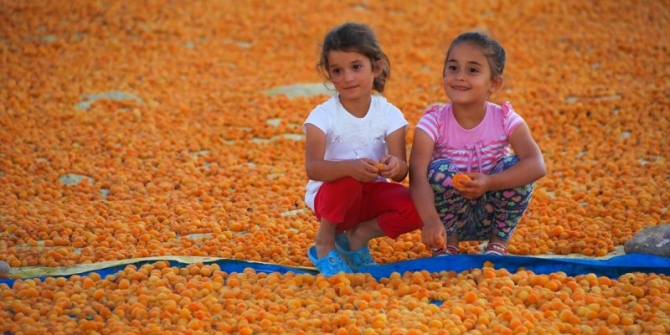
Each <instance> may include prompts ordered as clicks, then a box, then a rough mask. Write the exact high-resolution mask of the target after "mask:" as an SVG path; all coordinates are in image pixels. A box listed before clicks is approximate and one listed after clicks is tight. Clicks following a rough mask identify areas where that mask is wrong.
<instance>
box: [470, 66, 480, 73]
mask: <svg viewBox="0 0 670 335" xmlns="http://www.w3.org/2000/svg"><path fill="white" fill-rule="evenodd" d="M477 72H479V70H477V69H475V68H474V67H471V68H470V73H477Z"/></svg>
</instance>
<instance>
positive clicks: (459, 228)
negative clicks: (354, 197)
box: [409, 32, 545, 256]
mask: <svg viewBox="0 0 670 335" xmlns="http://www.w3.org/2000/svg"><path fill="white" fill-rule="evenodd" d="M504 67H505V50H504V49H503V48H502V46H500V44H499V43H498V42H497V41H495V40H493V39H491V38H489V37H488V36H486V35H484V34H481V33H478V32H470V33H465V34H462V35H460V36H458V37H457V38H456V39H454V41H453V42H452V43H451V45H450V47H449V50H448V52H447V56H446V59H445V63H444V71H443V74H442V76H443V86H444V91H445V93H446V94H447V97H449V99H450V100H451V102H450V103H448V104H446V105H444V106H432V107H431V108H429V109H428V110H427V111H426V112H425V114H424V115H423V116H422V118H421V119H420V120H419V123H418V124H417V126H416V131H415V134H414V143H413V145H412V152H411V155H410V172H409V174H410V189H411V193H412V198H413V200H414V203H415V205H416V208H417V211H418V212H419V215H420V216H421V220H422V221H423V229H422V233H421V235H422V240H423V242H424V243H425V244H426V245H428V246H431V247H432V248H433V256H438V255H444V254H446V255H453V254H458V253H459V249H458V243H459V241H471V240H488V244H487V247H486V251H485V253H487V254H498V255H505V254H507V243H508V241H509V239H510V237H511V235H512V233H513V232H514V229H515V228H516V226H517V224H518V223H519V221H520V220H521V217H522V216H523V214H524V212H525V210H526V208H527V207H528V204H529V202H530V200H531V197H532V193H533V185H534V182H535V181H536V180H537V179H539V178H541V177H542V176H544V174H545V165H544V158H543V157H542V153H541V152H540V149H539V148H538V146H537V144H536V143H535V140H533V137H532V136H531V134H530V130H529V129H528V126H527V124H526V122H525V121H524V120H523V118H521V116H519V114H517V113H516V112H515V111H514V110H513V109H512V106H511V105H510V104H509V102H506V103H504V104H503V105H497V104H494V103H492V102H489V101H488V100H489V98H490V96H491V95H492V94H494V93H496V92H498V91H500V89H501V88H502V86H503V81H504V80H503V77H502V73H503V69H504ZM510 149H511V150H513V153H512V152H511V151H510ZM459 173H462V174H465V175H467V176H468V177H469V178H470V180H465V181H463V182H462V183H461V185H459V184H454V183H453V182H452V179H453V177H454V175H456V174H459Z"/></svg>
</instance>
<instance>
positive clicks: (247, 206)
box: [0, 0, 670, 335]
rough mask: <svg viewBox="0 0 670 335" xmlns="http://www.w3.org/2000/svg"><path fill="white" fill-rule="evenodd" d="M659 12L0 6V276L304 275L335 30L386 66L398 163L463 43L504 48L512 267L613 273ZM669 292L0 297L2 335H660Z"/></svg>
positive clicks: (385, 251)
mask: <svg viewBox="0 0 670 335" xmlns="http://www.w3.org/2000/svg"><path fill="white" fill-rule="evenodd" d="M669 8H670V3H669V2H668V1H667V0H661V1H634V0H622V1H562V0H528V1H512V0H485V1H466V0H454V1H414V2H411V3H410V2H407V1H400V0H392V1H379V0H371V1H353V0H349V1H332V0H322V1H260V0H251V1H227V0H202V1H176V0H143V1H122V0H101V1H92V0H82V1H64V0H53V1H23V0H0V22H2V24H0V261H4V262H6V263H8V264H9V265H10V266H11V268H12V271H14V270H15V269H17V268H18V269H21V268H33V267H43V268H46V269H56V270H57V269H60V268H63V267H71V266H75V265H82V264H94V263H100V262H103V261H120V260H128V259H134V258H144V257H164V256H165V257H167V256H198V257H213V258H230V259H240V260H246V261H257V262H267V263H273V264H279V265H285V266H312V264H311V263H310V261H309V260H308V259H307V256H306V251H307V249H308V247H309V246H310V245H311V244H312V243H313V241H314V239H315V235H316V231H317V228H318V222H317V221H316V219H315V218H314V216H313V214H312V213H311V212H310V211H309V210H308V209H307V208H306V206H305V203H304V202H303V196H304V192H305V184H306V182H307V177H306V175H305V172H304V157H303V153H304V148H305V145H304V136H303V132H302V130H301V126H302V122H303V121H304V119H305V118H306V117H307V115H308V114H309V112H310V111H311V109H312V108H314V107H315V106H316V105H318V104H319V103H321V102H323V101H324V100H325V99H327V98H328V94H329V93H330V92H329V91H328V87H331V86H329V85H323V84H324V82H325V80H324V78H323V77H322V76H321V75H320V74H319V73H318V71H317V69H316V62H317V61H318V59H319V44H320V43H321V40H322V38H323V36H324V35H325V34H326V33H327V32H328V30H330V29H331V28H333V27H334V26H336V25H339V24H340V23H342V22H345V21H360V22H366V23H368V24H369V25H370V26H371V27H372V28H373V30H374V31H375V33H376V35H377V37H378V38H379V40H380V42H381V45H382V48H383V49H384V51H385V52H386V54H387V55H388V57H389V59H390V62H391V69H392V71H391V77H390V80H389V82H388V83H387V85H386V89H385V92H384V95H385V96H386V97H387V98H388V99H389V101H390V102H392V103H393V104H394V105H396V106H397V107H399V108H400V109H401V110H402V111H403V113H404V115H405V117H406V118H407V119H408V121H409V122H410V127H409V130H408V135H407V144H408V150H411V147H410V146H411V143H412V138H413V131H414V125H416V122H417V121H418V120H419V118H420V117H421V115H422V113H423V111H424V110H425V108H427V107H428V106H430V105H431V104H434V103H443V102H446V96H445V94H444V92H443V90H442V77H441V72H442V67H443V61H444V59H443V58H444V54H445V51H446V49H447V47H448V45H449V42H450V41H451V40H452V39H453V38H454V37H456V36H457V35H458V34H460V33H462V32H465V31H470V30H481V31H485V32H487V33H489V34H491V35H492V36H493V37H494V38H496V39H497V40H499V41H500V42H501V44H502V45H503V46H504V47H505V49H506V51H507V55H508V57H507V65H506V68H505V72H504V75H505V80H506V81H505V86H504V89H503V91H502V92H500V93H497V94H496V95H494V96H492V97H491V99H492V100H493V101H494V102H498V103H501V102H504V101H510V102H511V103H512V105H513V106H514V108H515V110H516V111H517V112H518V113H519V114H520V115H521V116H522V117H523V118H524V119H525V120H526V121H527V123H528V125H529V127H530V129H531V132H532V134H533V137H534V138H535V140H536V141H537V143H538V145H539V146H540V148H541V150H542V152H543V154H544V157H545V160H546V164H547V175H546V176H545V177H544V178H542V179H540V180H539V181H538V182H537V184H536V187H535V193H534V195H533V199H532V202H531V204H530V207H529V209H528V211H527V212H526V215H525V216H524V218H523V219H522V221H521V223H520V224H519V227H518V228H517V231H516V232H515V234H514V236H513V238H512V239H511V242H510V245H509V252H510V254H513V255H532V256H535V255H563V256H566V255H570V256H579V257H603V256H607V255H611V254H612V253H614V252H615V251H616V250H620V248H621V246H622V245H623V244H624V243H625V242H626V241H628V240H629V239H631V238H632V236H633V235H634V234H635V233H637V232H639V231H640V230H642V229H643V228H646V227H651V226H656V225H660V224H667V223H670V214H669V213H668V205H669V204H670V193H668V192H667V190H668V189H670V178H669V175H668V171H670V170H669V168H668V159H669V158H670V142H669V141H668V131H669V130H670V86H669V85H670V82H668V79H667V78H669V77H670V58H668V54H670V38H669V37H668V32H669V31H670V9H669ZM292 85H303V86H300V87H303V88H304V87H311V88H312V89H313V91H311V93H310V92H307V93H305V92H302V91H299V90H298V89H297V87H298V86H292ZM277 92H279V93H277ZM282 92H283V94H282ZM407 182H408V181H407V180H405V181H404V183H405V184H407ZM420 241H421V234H420V232H418V231H417V232H413V233H409V234H405V235H403V236H401V237H399V238H398V239H397V240H391V239H388V238H379V239H376V240H373V241H372V242H371V244H370V250H371V253H372V256H373V257H374V258H375V260H376V261H378V262H379V263H381V264H387V263H392V262H397V261H402V260H408V259H416V258H424V257H429V256H430V253H431V251H430V248H427V247H426V246H425V245H423V244H422V243H421V242H420ZM479 248H480V246H479V244H478V243H472V242H470V243H468V242H463V243H461V249H462V250H465V251H466V252H468V253H477V252H479V251H480V249H479ZM445 259H448V258H445ZM669 290H670V279H669V278H668V277H667V276H665V275H661V274H640V273H631V274H628V275H625V276H622V277H620V278H607V277H597V276H594V275H583V276H576V277H573V276H567V275H565V274H564V273H555V274H551V275H540V274H535V273H532V272H531V271H526V270H523V269H521V270H519V271H516V272H513V273H509V272H506V270H504V269H493V268H490V267H484V268H481V269H473V270H470V271H464V272H462V273H454V272H444V273H426V272H416V273H405V274H398V273H396V274H394V275H393V276H391V277H390V278H384V279H381V280H377V279H375V278H373V277H371V276H370V275H366V274H355V275H340V276H336V277H333V278H325V277H323V276H320V275H318V276H313V275H310V274H295V273H288V274H276V273H275V274H266V273H256V272H254V271H253V270H247V271H245V272H244V273H226V272H224V271H221V269H220V268H218V267H217V266H216V265H208V264H203V263H194V264H191V265H189V266H188V267H186V268H182V269H180V268H176V267H171V266H169V264H168V263H166V262H164V261H157V262H152V263H149V264H146V265H143V266H141V267H138V266H135V265H129V266H127V267H126V268H125V269H124V270H123V271H120V272H118V273H116V274H112V275H108V276H106V277H102V276H101V275H98V274H90V275H75V276H73V277H68V278H66V277H56V276H53V277H47V278H46V279H44V280H42V281H40V280H36V279H30V278H18V279H17V280H16V281H15V282H14V283H13V284H12V285H11V286H9V285H6V284H0V294H1V295H2V300H1V302H0V333H9V334H17V335H18V334H47V333H51V334H95V333H99V334H133V333H138V334H158V333H166V334H167V333H170V332H171V333H174V334H177V333H178V334H199V333H217V332H218V333H229V332H234V333H238V334H260V333H291V334H299V333H310V334H311V333H335V334H396V333H402V334H423V333H435V334H465V333H470V334H558V333H569V334H666V333H670V303H669V301H670V292H669ZM435 301H438V302H441V304H435V303H431V302H435Z"/></svg>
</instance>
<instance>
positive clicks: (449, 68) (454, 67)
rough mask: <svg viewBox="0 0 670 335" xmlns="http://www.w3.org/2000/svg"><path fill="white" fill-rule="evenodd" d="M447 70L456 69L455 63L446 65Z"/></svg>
mask: <svg viewBox="0 0 670 335" xmlns="http://www.w3.org/2000/svg"><path fill="white" fill-rule="evenodd" d="M447 70H449V71H456V66H455V65H449V66H448V67H447Z"/></svg>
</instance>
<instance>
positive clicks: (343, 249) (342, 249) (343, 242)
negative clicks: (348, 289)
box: [335, 233, 379, 271]
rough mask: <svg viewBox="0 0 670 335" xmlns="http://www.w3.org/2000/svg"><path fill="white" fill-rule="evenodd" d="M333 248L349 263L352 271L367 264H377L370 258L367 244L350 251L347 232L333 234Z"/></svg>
mask: <svg viewBox="0 0 670 335" xmlns="http://www.w3.org/2000/svg"><path fill="white" fill-rule="evenodd" d="M335 249H337V252H339V253H340V255H341V256H342V258H343V259H344V261H345V262H347V264H349V267H350V268H351V269H352V270H353V271H358V270H359V269H361V268H364V267H368V266H376V265H379V264H377V262H375V261H374V260H373V259H372V255H370V249H369V248H368V246H367V245H366V246H364V247H363V248H361V249H360V250H357V251H351V249H350V248H349V238H348V237H347V234H344V233H337V235H335Z"/></svg>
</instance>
